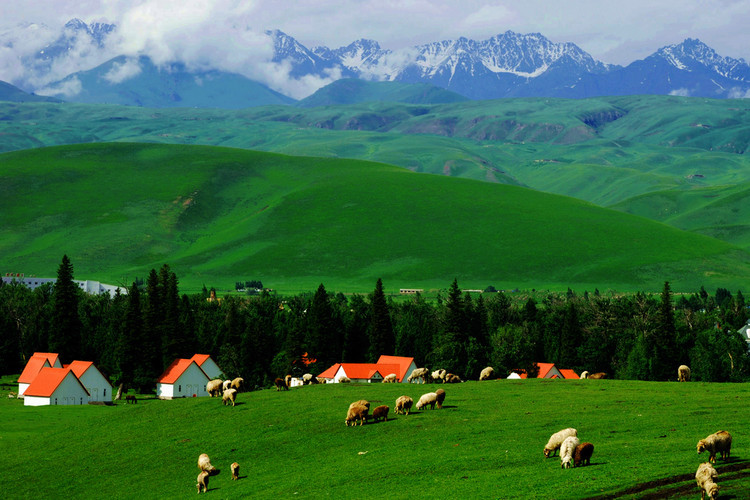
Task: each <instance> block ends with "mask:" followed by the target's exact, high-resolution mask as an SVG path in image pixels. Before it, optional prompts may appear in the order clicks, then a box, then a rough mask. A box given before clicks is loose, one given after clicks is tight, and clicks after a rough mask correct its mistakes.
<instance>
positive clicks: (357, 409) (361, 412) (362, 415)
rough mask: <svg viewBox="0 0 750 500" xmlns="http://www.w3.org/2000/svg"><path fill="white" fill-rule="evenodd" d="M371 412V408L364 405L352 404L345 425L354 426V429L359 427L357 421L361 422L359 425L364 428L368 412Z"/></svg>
mask: <svg viewBox="0 0 750 500" xmlns="http://www.w3.org/2000/svg"><path fill="white" fill-rule="evenodd" d="M369 411H370V408H368V407H367V406H364V405H360V404H357V403H352V404H351V405H350V406H349V411H347V413H346V420H344V423H345V424H346V425H347V427H348V426H349V424H350V423H351V424H352V427H353V426H355V425H357V420H359V425H360V426H362V425H364V424H365V420H367V412H369Z"/></svg>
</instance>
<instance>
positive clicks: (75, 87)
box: [36, 77, 82, 98]
mask: <svg viewBox="0 0 750 500" xmlns="http://www.w3.org/2000/svg"><path fill="white" fill-rule="evenodd" d="M81 89H82V85H81V80H79V79H78V78H77V77H73V78H70V79H67V80H65V81H62V82H60V83H59V84H57V85H52V86H48V87H44V88H41V89H39V90H37V91H36V93H37V94H39V95H45V96H52V97H61V98H66V97H73V96H75V95H78V94H80V93H81Z"/></svg>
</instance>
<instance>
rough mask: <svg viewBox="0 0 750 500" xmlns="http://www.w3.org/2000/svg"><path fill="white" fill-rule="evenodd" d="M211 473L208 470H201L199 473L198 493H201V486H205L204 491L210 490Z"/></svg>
mask: <svg viewBox="0 0 750 500" xmlns="http://www.w3.org/2000/svg"><path fill="white" fill-rule="evenodd" d="M209 476H210V474H209V473H208V472H206V471H201V472H200V473H199V474H198V484H196V486H197V487H198V494H199V495H200V494H201V488H203V493H206V492H207V491H208V477H209Z"/></svg>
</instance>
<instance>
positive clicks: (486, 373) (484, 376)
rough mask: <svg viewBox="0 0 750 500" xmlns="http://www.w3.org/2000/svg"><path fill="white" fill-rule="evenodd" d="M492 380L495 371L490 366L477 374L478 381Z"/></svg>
mask: <svg viewBox="0 0 750 500" xmlns="http://www.w3.org/2000/svg"><path fill="white" fill-rule="evenodd" d="M493 378H495V369H494V368H492V367H491V366H488V367H487V368H485V369H484V370H482V373H480V374H479V380H491V379H493Z"/></svg>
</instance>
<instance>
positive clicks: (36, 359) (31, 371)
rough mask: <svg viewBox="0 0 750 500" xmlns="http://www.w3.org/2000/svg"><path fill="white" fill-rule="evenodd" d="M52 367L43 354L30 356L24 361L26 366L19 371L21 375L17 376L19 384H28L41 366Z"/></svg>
mask: <svg viewBox="0 0 750 500" xmlns="http://www.w3.org/2000/svg"><path fill="white" fill-rule="evenodd" d="M45 366H46V367H50V368H51V367H52V365H51V364H50V362H49V360H48V359H47V358H45V357H44V356H36V355H34V356H31V357H30V358H29V361H28V362H27V363H26V367H25V368H24V369H23V372H21V376H20V377H18V383H19V384H30V383H32V382H33V381H34V379H35V378H36V376H37V375H38V374H39V371H40V370H41V369H42V368H43V367H45Z"/></svg>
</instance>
